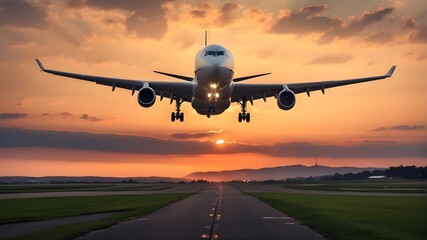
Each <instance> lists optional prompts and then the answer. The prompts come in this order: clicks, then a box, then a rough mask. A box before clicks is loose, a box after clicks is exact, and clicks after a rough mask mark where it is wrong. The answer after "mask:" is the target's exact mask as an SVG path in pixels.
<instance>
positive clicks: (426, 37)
mask: <svg viewBox="0 0 427 240" xmlns="http://www.w3.org/2000/svg"><path fill="white" fill-rule="evenodd" d="M409 41H410V42H412V43H427V27H426V26H422V27H421V26H420V27H418V28H417V29H416V30H415V32H413V33H412V34H411V35H410V36H409Z"/></svg>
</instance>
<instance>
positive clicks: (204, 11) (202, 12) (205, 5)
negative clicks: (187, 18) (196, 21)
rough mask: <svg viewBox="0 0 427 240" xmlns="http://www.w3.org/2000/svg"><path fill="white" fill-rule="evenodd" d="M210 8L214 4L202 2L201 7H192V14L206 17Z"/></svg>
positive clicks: (197, 16) (196, 16)
mask: <svg viewBox="0 0 427 240" xmlns="http://www.w3.org/2000/svg"><path fill="white" fill-rule="evenodd" d="M210 9H212V5H211V4H210V3H206V2H205V3H202V4H201V5H200V6H199V7H197V8H195V9H192V10H191V11H190V14H191V15H192V16H193V17H195V18H204V17H205V16H206V14H207V13H208V11H209V10H210Z"/></svg>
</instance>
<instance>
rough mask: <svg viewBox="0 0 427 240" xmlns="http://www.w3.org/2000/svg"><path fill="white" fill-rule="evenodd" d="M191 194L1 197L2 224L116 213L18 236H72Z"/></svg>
mask: <svg viewBox="0 0 427 240" xmlns="http://www.w3.org/2000/svg"><path fill="white" fill-rule="evenodd" d="M190 195H191V194H188V193H166V194H145V195H126V196H125V195H122V196H120V195H117V196H89V197H87V196H85V197H51V198H26V199H4V200H0V224H4V223H13V222H23V221H36V220H46V219H52V218H58V217H68V216H77V215H83V214H92V213H101V212H115V213H114V214H112V215H111V216H110V217H107V218H105V219H102V220H99V221H91V222H81V223H75V224H69V225H63V226H58V227H54V228H51V229H48V230H43V231H41V232H38V233H35V234H31V235H28V236H25V237H22V238H18V239H71V238H74V237H76V236H80V235H82V234H84V233H87V232H89V231H92V230H96V229H102V228H105V227H108V226H111V225H113V224H115V223H117V222H120V221H123V220H126V219H129V218H131V217H137V216H142V215H146V214H148V213H151V212H153V211H155V210H157V209H159V208H161V207H163V206H165V205H168V204H171V203H173V202H175V201H178V200H181V199H183V198H185V197H188V196H190Z"/></svg>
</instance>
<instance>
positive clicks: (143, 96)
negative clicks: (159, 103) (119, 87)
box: [138, 87, 156, 108]
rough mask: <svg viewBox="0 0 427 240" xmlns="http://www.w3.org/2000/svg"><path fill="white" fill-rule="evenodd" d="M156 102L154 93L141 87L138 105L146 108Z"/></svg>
mask: <svg viewBox="0 0 427 240" xmlns="http://www.w3.org/2000/svg"><path fill="white" fill-rule="evenodd" d="M155 102H156V92H154V90H153V89H152V88H150V87H143V88H141V89H140V90H139V92H138V103H139V105H141V106H142V107H145V108H148V107H151V106H153V104H154V103H155Z"/></svg>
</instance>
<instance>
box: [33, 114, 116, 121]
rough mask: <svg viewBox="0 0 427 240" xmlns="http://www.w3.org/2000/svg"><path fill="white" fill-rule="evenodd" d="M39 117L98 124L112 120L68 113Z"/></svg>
mask: <svg viewBox="0 0 427 240" xmlns="http://www.w3.org/2000/svg"><path fill="white" fill-rule="evenodd" d="M41 117H44V118H52V119H54V118H65V119H74V120H83V121H89V122H100V121H105V120H109V119H112V118H107V117H96V116H93V115H89V114H87V113H83V114H80V115H76V114H73V113H70V112H61V113H43V114H42V115H41Z"/></svg>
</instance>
